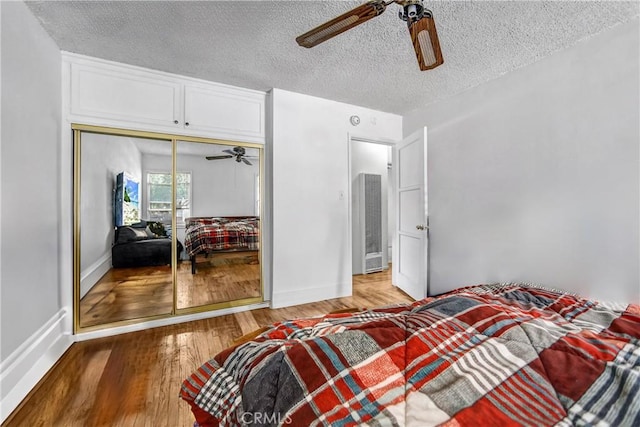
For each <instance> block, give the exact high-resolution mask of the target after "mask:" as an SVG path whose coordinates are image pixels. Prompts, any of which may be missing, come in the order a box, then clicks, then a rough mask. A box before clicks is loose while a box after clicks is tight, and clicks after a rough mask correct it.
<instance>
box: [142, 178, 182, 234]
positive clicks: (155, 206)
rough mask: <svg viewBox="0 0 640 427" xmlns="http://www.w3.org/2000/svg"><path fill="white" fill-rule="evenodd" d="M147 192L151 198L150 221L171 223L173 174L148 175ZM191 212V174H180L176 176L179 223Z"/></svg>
mask: <svg viewBox="0 0 640 427" xmlns="http://www.w3.org/2000/svg"><path fill="white" fill-rule="evenodd" d="M147 190H148V194H149V197H148V198H147V200H148V206H147V209H148V212H149V220H151V221H161V222H163V223H166V224H168V223H170V222H171V174H170V173H167V172H149V173H147ZM190 211H191V173H190V172H178V173H177V174H176V217H177V221H178V223H183V222H184V218H186V217H188V216H189V215H190Z"/></svg>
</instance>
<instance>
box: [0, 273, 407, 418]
mask: <svg viewBox="0 0 640 427" xmlns="http://www.w3.org/2000/svg"><path fill="white" fill-rule="evenodd" d="M353 279H354V280H353V281H354V286H353V296H352V297H347V298H338V299H332V300H327V301H321V302H317V303H312V304H305V305H299V306H294V307H287V308H281V309H275V310H272V309H260V310H254V311H250V312H243V313H236V314H233V315H226V316H220V317H215V318H211V319H205V320H199V321H195V322H189V323H183V324H179V325H171V326H165V327H160V328H154V329H149V330H145V331H140V332H132V333H128V334H123V335H118V336H114V337H107V338H100V339H95V340H91V341H84V342H78V343H75V344H73V345H72V346H71V348H70V349H69V350H68V351H67V352H66V353H65V354H64V355H63V356H62V358H61V359H60V360H59V361H58V363H57V364H56V365H55V366H54V368H53V369H52V370H51V371H50V372H49V373H48V374H47V376H46V377H45V378H43V380H42V381H41V382H40V383H39V384H38V386H36V388H34V390H33V391H32V392H31V393H30V394H29V396H27V398H26V399H25V400H24V401H23V402H22V404H21V406H20V407H19V408H18V409H16V411H14V413H13V414H12V415H11V416H10V417H9V418H8V419H7V421H6V422H5V423H3V424H2V425H3V426H92V427H93V426H127V427H129V426H158V427H163V426H168V427H174V426H192V425H193V417H192V415H191V412H190V410H189V407H188V405H187V404H186V403H184V402H183V401H181V400H180V398H178V392H179V390H180V385H181V384H182V381H183V380H184V379H185V378H186V377H187V376H188V375H190V374H191V372H193V371H194V370H195V369H196V368H198V367H199V366H200V365H201V364H202V363H203V362H205V361H207V360H208V359H210V358H211V357H213V356H214V355H215V354H217V353H218V352H220V351H221V350H223V349H224V348H226V347H228V346H229V345H230V344H231V342H232V341H233V340H234V339H236V338H238V337H241V336H242V335H245V334H247V333H249V332H252V331H254V330H255V329H258V328H259V327H260V326H264V325H268V324H271V323H273V322H276V321H280V320H284V319H291V318H297V317H308V316H315V315H321V314H324V313H328V312H330V311H334V310H339V309H343V308H347V307H367V308H370V307H379V306H383V305H389V304H396V303H403V302H409V301H411V298H410V297H408V296H407V295H406V294H404V293H403V292H402V291H400V290H399V289H398V288H396V287H394V286H391V273H390V271H385V272H382V273H374V274H369V275H362V276H354V278H353Z"/></svg>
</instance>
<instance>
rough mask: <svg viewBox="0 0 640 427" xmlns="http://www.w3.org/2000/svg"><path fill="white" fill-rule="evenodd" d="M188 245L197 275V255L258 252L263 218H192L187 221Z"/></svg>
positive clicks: (186, 241)
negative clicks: (260, 221)
mask: <svg viewBox="0 0 640 427" xmlns="http://www.w3.org/2000/svg"><path fill="white" fill-rule="evenodd" d="M185 227H186V231H185V240H184V246H185V250H186V251H187V254H188V255H189V259H190V260H191V273H192V274H195V272H196V256H197V255H200V254H204V255H207V256H208V255H209V254H211V253H214V252H230V251H257V250H258V249H259V244H260V225H259V219H258V217H255V216H249V217H191V218H187V219H186V220H185Z"/></svg>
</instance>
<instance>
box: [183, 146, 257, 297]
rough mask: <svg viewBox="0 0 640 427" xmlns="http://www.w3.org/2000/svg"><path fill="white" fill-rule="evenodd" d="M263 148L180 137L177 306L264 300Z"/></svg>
mask: <svg viewBox="0 0 640 427" xmlns="http://www.w3.org/2000/svg"><path fill="white" fill-rule="evenodd" d="M260 152H261V150H260V149H258V148H252V147H245V146H240V145H227V144H212V143H199V142H189V141H182V140H179V141H178V144H177V148H176V171H177V172H176V173H177V175H176V177H177V178H178V180H177V181H178V183H177V186H178V188H177V190H178V192H177V193H178V194H177V199H176V230H177V235H178V239H179V241H180V242H181V243H182V245H181V246H182V248H183V250H182V252H181V256H180V263H179V265H178V271H177V284H176V288H177V293H176V295H177V308H178V309H184V308H189V307H201V306H207V305H211V304H221V303H228V302H231V301H236V302H239V303H242V302H257V301H261V300H262V286H261V280H260V271H261V269H260V267H261V266H260V264H261V263H260V170H261V156H260ZM182 183H184V184H182Z"/></svg>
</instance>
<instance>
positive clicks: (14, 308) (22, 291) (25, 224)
mask: <svg viewBox="0 0 640 427" xmlns="http://www.w3.org/2000/svg"><path fill="white" fill-rule="evenodd" d="M0 8H1V10H2V12H1V14H0V15H1V25H0V27H1V37H0V38H1V50H2V71H1V76H2V96H1V98H2V99H1V103H2V117H1V122H2V125H1V139H2V146H1V148H0V150H1V153H2V154H1V156H0V158H1V162H2V166H1V174H2V175H1V179H0V192H1V200H2V213H1V225H0V229H1V234H2V241H1V247H2V249H1V254H2V255H1V256H2V260H1V264H2V271H1V272H0V281H1V286H2V287H1V289H0V292H1V296H0V311H1V314H0V323H1V326H0V334H1V341H0V343H1V349H0V359H1V363H0V376H1V378H0V383H1V404H0V407H1V411H0V419H5V418H6V417H7V416H8V415H9V413H10V412H11V411H12V410H13V409H14V408H15V407H16V405H17V404H18V403H19V402H20V400H21V399H22V398H23V397H24V396H25V395H26V393H27V392H28V391H29V389H30V388H31V387H32V386H33V385H34V384H35V383H36V382H37V380H38V379H39V378H40V377H41V376H42V375H43V374H44V372H46V370H47V369H48V368H49V367H51V365H52V364H53V363H54V362H55V360H56V359H57V358H58V357H59V356H60V354H62V352H63V351H64V350H65V349H66V348H67V346H68V345H69V341H68V340H65V339H64V338H63V337H62V335H61V327H60V322H61V321H62V320H61V319H63V318H64V317H65V316H67V317H68V316H69V313H66V312H65V311H64V310H61V303H60V293H59V283H60V259H59V250H58V249H59V244H60V235H59V224H60V222H61V215H60V210H61V206H60V203H59V199H60V197H59V196H60V188H59V182H58V179H57V177H59V176H60V173H59V171H60V166H59V162H60V157H59V154H58V153H59V150H60V144H61V139H60V125H61V89H60V88H61V80H60V79H61V57H60V50H59V49H58V47H57V46H56V44H55V43H54V42H53V40H51V38H50V37H49V36H48V35H47V34H46V33H45V31H44V30H43V29H42V28H41V27H40V25H39V24H38V22H37V20H36V19H35V18H34V17H33V15H32V14H31V13H30V11H29V10H28V9H27V7H26V6H25V4H24V3H22V2H0Z"/></svg>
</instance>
